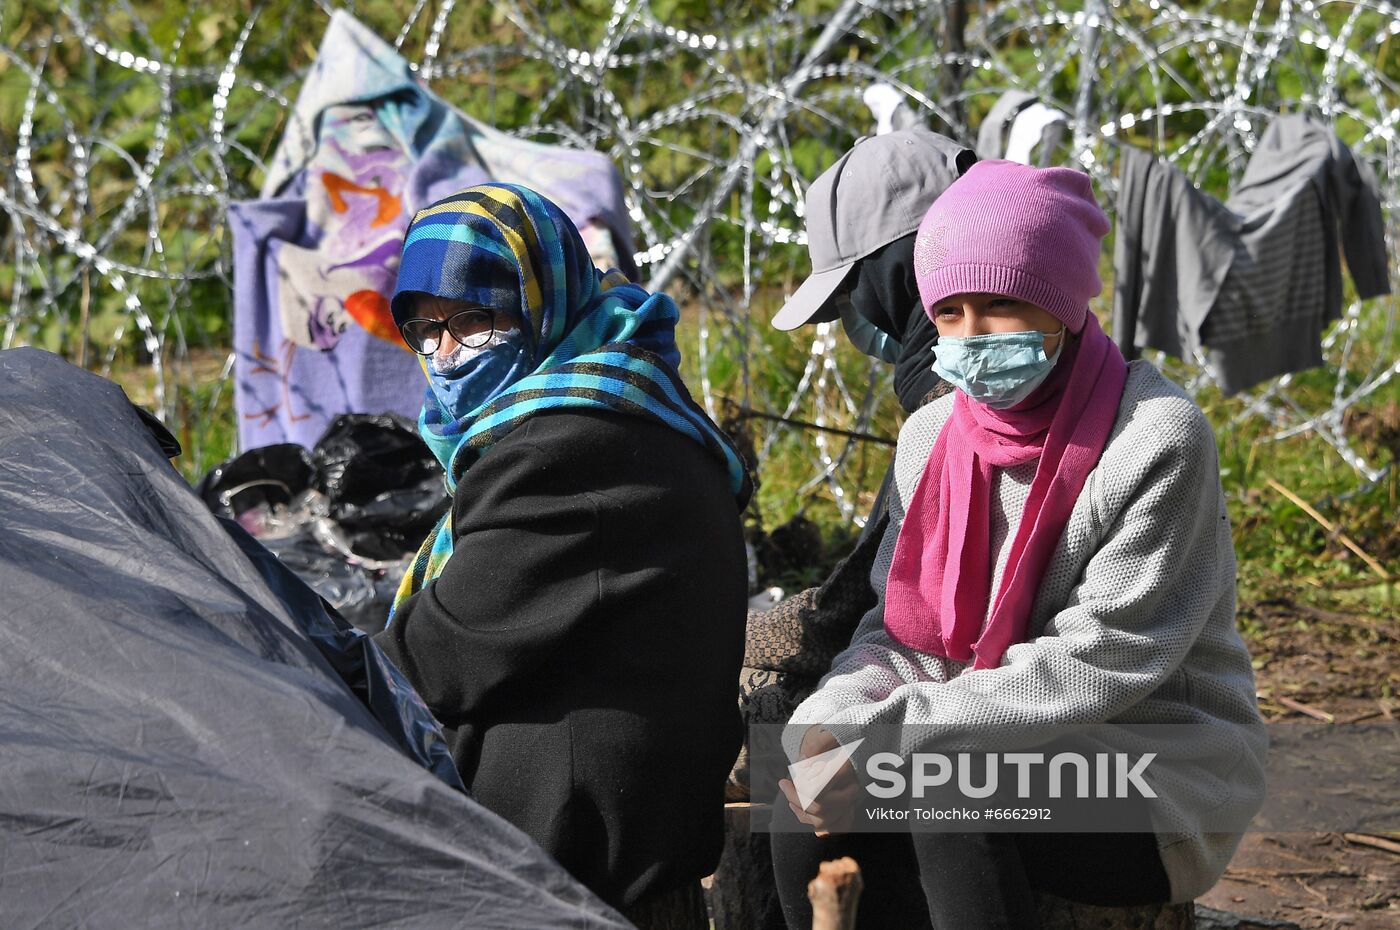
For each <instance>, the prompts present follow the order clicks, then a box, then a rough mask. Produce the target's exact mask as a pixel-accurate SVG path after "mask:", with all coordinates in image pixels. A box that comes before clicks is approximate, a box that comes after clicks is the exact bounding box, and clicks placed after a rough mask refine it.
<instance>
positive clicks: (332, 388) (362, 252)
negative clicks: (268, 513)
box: [229, 12, 636, 450]
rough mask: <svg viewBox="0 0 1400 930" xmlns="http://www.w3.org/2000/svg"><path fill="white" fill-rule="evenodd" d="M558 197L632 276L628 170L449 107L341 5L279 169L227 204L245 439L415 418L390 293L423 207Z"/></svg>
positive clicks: (599, 254)
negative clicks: (522, 191)
mask: <svg viewBox="0 0 1400 930" xmlns="http://www.w3.org/2000/svg"><path fill="white" fill-rule="evenodd" d="M488 180H493V181H509V182H514V183H518V184H523V185H525V186H527V187H530V188H533V189H535V190H537V191H539V192H540V193H542V194H544V195H545V196H546V197H548V198H549V199H551V200H553V201H554V202H555V203H557V204H559V206H560V207H562V208H563V209H564V210H565V212H567V213H568V215H569V218H570V219H572V220H573V221H574V222H575V223H576V224H577V225H578V226H579V229H580V231H581V232H582V233H583V235H584V241H585V242H587V243H588V245H589V250H590V252H592V254H593V258H594V261H595V262H596V263H597V264H599V265H600V266H602V267H604V268H608V267H617V268H619V269H620V270H621V271H623V272H624V273H625V274H627V275H628V276H629V277H635V274H636V268H635V265H633V263H632V254H633V249H632V240H631V235H630V228H629V225H628V222H627V213H626V209H625V207H624V204H623V198H622V184H621V179H620V177H619V175H618V172H617V170H616V168H615V167H614V166H613V164H612V162H611V161H610V160H609V159H608V158H607V157H606V156H604V155H601V154H599V153H597V152H587V151H580V150H577V149H566V148H561V147H558V146H548V145H541V144H539V143H534V142H528V141H524V140H521V139H516V138H513V137H511V136H509V135H506V134H505V133H502V132H500V131H498V130H496V129H494V128H492V127H490V126H487V125H485V124H484V123H481V122H479V121H477V120H474V119H472V118H471V117H469V116H467V115H466V114H464V113H461V112H460V111H458V110H455V109H453V108H451V107H449V106H448V105H447V104H446V103H444V102H443V101H442V99H441V98H439V97H437V96H436V95H435V94H433V93H432V92H431V91H429V90H427V89H426V88H424V87H422V86H421V85H420V84H419V83H418V81H417V79H416V78H415V77H414V75H413V72H412V70H411V69H410V68H409V64H408V62H407V61H405V60H404V59H403V58H402V57H401V56H400V55H399V54H398V52H396V51H395V50H394V49H393V47H392V46H390V45H388V44H386V43H385V42H383V41H382V40H380V39H379V37H377V36H376V35H374V34H373V33H372V32H370V31H369V30H368V29H367V28H365V27H364V26H363V25H361V24H360V23H359V22H358V21H356V20H355V19H354V18H353V17H351V16H350V15H348V14H346V13H344V12H336V13H335V14H334V16H333V17H332V19H331V23H330V27H329V28H328V29H327V31H326V35H325V38H324V39H323V40H322V43H321V48H320V51H319V53H318V55H317V61H316V64H315V65H314V66H313V67H312V69H311V72H310V73H309V74H308V76H307V79H306V82H305V84H304V85H303V86H302V89H301V93H300V95H299V96H298V98H297V103H296V106H295V108H294V109H293V110H292V112H291V114H290V117H289V121H288V126H287V129H286V131H285V133H284V135H283V138H282V142H281V144H280V145H279V147H278V149H277V152H276V154H275V155H274V157H273V160H272V162H271V164H270V165H269V169H268V176H267V181H266V183H265V184H264V185H263V189H262V197H261V199H258V200H250V201H243V202H239V203H234V204H231V205H230V207H229V223H230V225H231V227H232V231H233V244H234V333H233V337H234V338H233V341H234V352H235V365H234V375H235V395H234V397H235V405H236V408H237V411H238V422H239V431H238V435H239V444H240V446H241V448H242V449H245V450H246V449H253V448H257V447H260V446H265V445H269V444H271V443H277V442H296V443H300V444H302V445H304V446H308V447H309V446H313V445H315V443H316V440H317V439H318V438H320V436H321V434H322V433H323V432H324V431H325V429H326V427H327V426H328V425H329V424H330V422H331V420H333V419H334V418H335V417H336V416H338V415H339V414H342V413H384V412H393V413H400V414H403V415H405V416H408V417H414V418H416V417H417V414H418V408H419V407H420V405H421V403H422V399H423V373H422V370H421V369H420V368H419V365H418V361H417V358H416V357H415V356H414V355H413V354H412V353H411V352H409V351H408V349H407V348H406V347H405V346H404V345H403V343H402V341H401V340H400V339H399V336H398V333H397V331H396V330H395V328H394V325H393V320H392V319H391V318H390V315H389V301H388V295H389V294H390V293H392V291H393V286H394V278H395V276H396V274H397V272H398V261H399V250H400V248H401V246H402V243H403V235H404V231H405V230H406V229H407V227H408V223H409V220H410V219H411V218H412V216H413V213H414V212H415V211H417V210H418V209H419V208H421V207H423V206H425V205H427V204H429V203H432V202H433V201H435V200H438V199H440V198H442V197H444V196H447V195H448V194H451V193H453V192H454V191H457V190H460V189H462V188H464V187H468V186H471V185H473V184H479V183H481V182H483V181H488Z"/></svg>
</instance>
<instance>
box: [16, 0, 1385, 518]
mask: <svg viewBox="0 0 1400 930" xmlns="http://www.w3.org/2000/svg"><path fill="white" fill-rule="evenodd" d="M40 5H41V6H42V5H43V4H40ZM189 6H190V7H191V8H193V7H196V6H198V7H200V9H190V10H188V11H181V12H176V13H172V12H171V11H168V10H165V9H164V8H162V7H161V6H159V5H156V4H147V3H141V4H137V3H135V0H114V2H111V3H104V4H93V3H89V2H82V0H61V2H59V3H58V4H57V6H56V7H54V8H52V9H51V10H40V11H38V12H36V11H35V8H34V7H33V6H31V5H30V4H29V2H28V0H21V2H16V0H9V2H7V3H4V4H0V10H3V17H2V18H0V40H2V41H0V172H2V174H0V210H3V217H4V221H3V222H0V245H2V246H3V249H4V256H5V257H4V258H3V259H0V297H5V298H7V301H6V302H7V307H5V309H4V310H3V311H0V312H3V313H4V319H3V326H0V345H3V346H4V347H9V346H12V345H16V344H38V345H45V346H48V347H50V348H54V349H56V350H58V351H61V352H63V353H65V354H66V355H67V356H69V357H70V358H73V359H75V360H78V361H80V362H82V363H84V364H86V365H88V366H89V367H93V368H96V369H98V370H100V371H103V372H104V373H106V372H108V371H110V370H111V368H112V366H113V364H114V362H118V363H119V364H120V362H119V360H120V359H128V360H134V361H135V362H136V363H138V364H142V365H149V366H150V369H151V370H152V372H153V373H154V387H153V392H152V395H151V400H152V405H153V406H154V407H155V408H157V409H158V411H159V413H160V414H161V415H162V416H163V417H165V418H166V419H168V420H171V419H173V420H176V421H181V420H185V421H197V420H198V419H199V418H201V417H209V416H214V415H223V416H227V412H226V411H227V409H228V396H227V395H228V392H230V391H231V386H230V385H229V384H228V382H229V379H230V378H231V372H232V357H231V356H230V355H229V354H228V349H227V346H228V341H227V340H228V325H229V324H228V318H229V316H230V313H231V307H232V297H231V274H232V272H231V262H230V246H229V240H230V237H229V235H228V234H227V231H226V227H225V214H226V210H227V208H228V205H229V203H230V201H232V200H238V199H242V198H250V197H254V196H256V195H257V189H258V185H259V184H260V183H261V179H262V177H263V176H264V173H265V170H266V164H265V161H266V160H267V159H269V158H270V157H271V152H272V149H273V148H274V147H275V145H276V141H277V139H278V137H279V136H280V134H281V131H282V130H283V129H284V128H285V123H286V118H287V113H288V111H289V109H290V105H291V102H292V101H293V100H294V99H295V96H296V90H297V88H298V86H299V83H300V81H301V79H302V78H303V77H304V75H305V74H306V72H307V69H308V68H309V66H310V64H311V62H312V60H313V56H314V53H315V44H316V41H317V38H318V34H319V33H318V30H320V29H324V27H325V25H326V24H327V23H328V22H329V14H330V13H331V12H332V7H331V5H330V4H329V3H327V2H320V3H319V5H318V6H313V5H311V4H309V3H307V4H300V5H299V4H294V3H282V4H277V3H262V4H257V5H251V4H248V3H239V2H233V3H229V4H222V5H214V8H212V9H204V5H195V4H190V5H189ZM347 9H348V10H349V11H350V12H352V13H353V14H354V15H356V16H358V17H361V18H362V19H363V21H364V22H366V23H367V24H368V25H370V26H371V27H372V28H374V29H375V30H376V31H378V32H379V34H380V35H381V36H383V37H384V38H385V39H386V40H389V41H391V42H393V43H394V45H395V47H397V48H398V49H399V50H400V52H401V53H402V54H403V55H404V56H405V57H406V58H408V59H409V60H410V61H411V62H413V63H414V64H415V67H416V70H417V73H418V74H419V76H420V77H421V79H422V81H423V82H424V83H425V84H427V85H428V86H430V87H431V88H432V89H433V90H434V91H435V92H436V93H438V94H439V95H441V96H442V97H444V98H445V99H447V100H448V101H450V102H452V103H454V104H456V105H458V106H460V107H461V108H462V109H463V110H465V111H467V112H469V113H471V114H472V115H473V116H476V117H478V118H480V119H483V120H485V121H487V122H491V123H493V124H495V125H497V126H499V127H500V128H502V129H505V130H507V131H510V132H512V133H515V134H518V135H520V136H523V137H527V138H535V139H541V140H546V141H551V142H556V143H562V144H565V145H570V146H580V147H589V148H593V149H597V150H599V151H602V152H606V153H608V154H609V155H610V156H611V157H612V158H613V160H614V161H615V163H616V164H617V166H618V168H619V169H620V171H621V173H622V176H623V178H624V182H625V185H626V190H627V205H628V208H629V211H630V215H631V219H632V222H633V224H634V226H635V229H636V232H637V236H638V243H639V244H638V253H637V256H636V258H637V262H638V265H639V267H640V268H641V276H642V278H643V280H644V281H646V282H648V283H649V284H650V285H651V286H652V287H656V288H663V287H664V288H668V289H670V290H672V291H673V292H675V293H676V294H677V296H678V297H679V298H680V299H681V302H682V304H683V306H684V308H685V313H686V316H687V323H686V325H687V326H693V327H694V328H695V332H694V338H695V340H696V341H695V343H694V345H695V349H694V351H693V353H692V357H691V358H689V359H687V362H686V365H687V368H686V377H687V379H688V381H689V382H690V383H691V385H692V388H693V389H694V390H695V391H696V392H697V394H698V395H701V396H703V399H704V403H705V405H706V406H707V407H708V409H709V410H710V411H711V413H712V415H715V416H716V418H717V419H724V418H725V416H726V415H727V412H726V405H728V404H730V403H731V402H732V404H737V405H738V406H739V407H740V408H742V409H746V410H748V411H757V412H758V413H759V415H757V416H752V417H750V418H748V419H746V420H745V421H744V422H745V423H746V424H747V426H748V428H749V430H750V432H751V436H750V439H751V440H752V443H753V447H754V453H755V455H756V457H757V467H758V470H759V471H760V473H762V471H763V468H764V465H765V462H766V460H767V458H768V457H770V456H771V455H773V454H774V450H775V448H778V447H779V446H784V444H786V445H785V446H784V447H785V448H791V447H792V446H793V444H797V447H798V448H799V449H800V450H801V451H800V457H801V458H802V461H803V462H804V463H805V464H804V465H803V466H802V467H803V468H805V469H806V471H805V473H804V475H803V476H802V481H803V482H805V484H804V486H803V493H808V494H824V495H829V496H830V498H831V499H832V500H833V501H834V502H835V503H836V504H837V506H839V507H840V508H841V510H842V512H843V513H844V514H845V515H846V516H848V517H850V518H852V519H858V517H859V512H860V507H859V506H858V502H857V501H856V500H855V494H854V493H853V491H854V487H853V479H852V473H851V469H852V467H853V466H852V464H851V463H852V461H853V459H855V458H856V457H857V456H855V454H854V452H855V450H856V449H857V448H859V447H860V444H861V443H862V442H863V441H865V440H866V439H868V438H869V434H870V433H872V432H877V433H878V432H881V430H880V429H878V427H877V426H872V418H873V417H875V416H876V413H877V410H878V409H879V406H880V403H881V399H882V398H884V397H886V396H887V395H888V394H889V385H888V381H887V378H888V375H887V373H886V371H885V369H884V367H883V366H881V365H878V364H875V363H869V364H867V363H864V362H861V363H858V364H853V363H852V362H851V361H850V358H851V357H852V356H847V357H846V361H845V362H844V363H842V362H839V361H838V352H837V345H838V334H837V332H836V331H835V330H834V328H833V326H834V324H822V325H821V326H817V327H811V328H804V329H803V330H800V331H799V332H798V333H797V334H796V335H795V336H793V337H787V336H781V334H774V333H773V332H772V331H771V329H770V328H769V327H768V325H767V314H769V313H771V312H772V310H773V309H774V307H775V306H776V305H777V304H778V303H780V302H781V300H782V297H783V295H784V293H788V292H790V291H791V290H792V289H793V288H794V287H796V285H797V284H799V283H800V282H801V280H802V277H803V275H804V274H805V272H806V270H807V267H808V266H807V259H806V252H805V235H804V231H803V200H802V192H803V191H804V190H805V189H806V187H807V186H808V185H809V184H810V183H811V181H812V180H813V178H814V177H815V175H816V174H817V173H819V172H820V171H821V170H822V169H823V168H824V167H825V166H826V165H828V164H830V163H831V162H832V161H834V160H835V158H836V157H837V155H839V153H840V152H841V151H843V150H844V149H845V148H847V147H848V146H849V145H850V144H851V143H852V141H853V140H854V139H855V138H856V137H858V136H860V135H863V134H868V133H870V132H872V131H873V125H874V117H873V116H872V113H871V110H870V109H869V108H868V107H867V106H866V104H865V103H864V101H863V95H864V93H865V91H866V90H867V88H869V87H870V86H871V85H872V84H875V83H883V84H886V85H889V86H891V87H893V88H894V89H895V90H896V91H898V93H899V94H900V95H902V97H903V100H904V103H905V105H907V106H908V107H909V108H911V109H912V111H913V112H914V114H915V115H916V116H917V118H918V119H920V120H922V121H923V122H925V123H927V124H928V125H929V126H930V127H932V128H934V129H936V130H938V131H940V132H944V133H947V134H949V135H952V136H955V137H958V138H961V139H964V140H968V141H971V140H973V139H975V136H976V129H977V125H978V121H979V120H980V119H981V117H982V116H983V115H984V114H985V113H986V112H987V110H988V108H989V107H990V105H991V103H992V102H993V101H994V100H996V99H997V98H998V97H999V96H1000V95H1001V94H1002V93H1003V92H1004V91H1006V90H1007V89H1010V88H1021V89H1024V90H1027V91H1030V92H1031V93H1034V94H1035V95H1037V96H1038V97H1039V98H1040V99H1041V100H1043V101H1044V102H1045V103H1047V104H1048V105H1050V106H1053V107H1055V108H1058V109H1060V110H1062V111H1063V112H1064V113H1066V114H1068V116H1069V128H1070V132H1069V133H1068V134H1067V136H1066V140H1065V143H1064V145H1063V151H1062V152H1061V153H1060V160H1061V161H1062V162H1063V163H1067V164H1077V165H1079V166H1081V167H1082V168H1084V169H1085V170H1087V171H1089V172H1090V173H1091V174H1092V175H1093V176H1094V178H1095V181H1096V183H1097V186H1098V189H1099V191H1100V193H1101V197H1102V200H1103V205H1104V207H1105V208H1106V209H1107V210H1109V211H1110V213H1111V211H1112V208H1113V192H1114V190H1115V181H1114V165H1115V162H1116V152H1117V151H1118V146H1119V145H1120V144H1121V142H1122V141H1123V140H1126V139H1131V140H1132V142H1133V143H1134V144H1138V145H1143V146H1147V147H1150V148H1153V149H1154V150H1155V151H1156V152H1157V153H1158V155H1160V156H1161V157H1163V158H1165V159H1167V160H1169V161H1171V162H1172V163H1174V164H1175V165H1177V166H1178V167H1180V168H1181V169H1183V170H1184V171H1185V172H1187V174H1189V175H1190V176H1191V177H1192V178H1193V179H1194V180H1195V181H1197V182H1198V183H1199V184H1200V185H1201V186H1202V187H1203V188H1205V189H1207V190H1209V191H1211V192H1212V193H1216V194H1217V195H1222V196H1223V195H1224V193H1225V192H1226V191H1227V190H1228V187H1229V184H1230V182H1231V181H1232V180H1233V179H1235V178H1237V177H1238V176H1239V174H1240V172H1241V171H1242V170H1243V167H1244V164H1245V162H1246V161H1247V160H1248V157H1249V155H1250V153H1251V151H1252V150H1253V148H1254V146H1255V145H1256V142H1257V139H1258V137H1259V134H1260V133H1261V132H1262V131H1263V128H1264V126H1265V125H1267V122H1268V120H1269V119H1270V118H1271V117H1272V116H1273V115H1275V114H1278V113H1282V112H1308V113H1311V114H1314V115H1316V116H1317V117H1319V118H1321V119H1322V120H1324V121H1326V122H1328V123H1331V124H1332V125H1334V126H1335V127H1336V129H1337V131H1338V133H1339V134H1340V135H1341V136H1342V137H1343V138H1344V139H1345V140H1346V141H1347V142H1348V144H1349V145H1350V146H1351V148H1352V149H1353V152H1354V153H1355V154H1356V156H1357V158H1358V160H1360V161H1362V162H1364V163H1365V164H1367V165H1368V166H1369V167H1370V168H1371V169H1372V170H1373V171H1374V172H1375V174H1376V176H1377V178H1378V179H1379V182H1380V193H1381V199H1382V203H1383V210H1384V214H1385V217H1386V221H1387V229H1388V236H1389V238H1391V239H1392V240H1393V239H1394V233H1395V220H1396V216H1397V210H1396V206H1397V193H1398V192H1400V161H1398V160H1397V159H1398V158H1400V155H1398V154H1397V148H1396V129H1397V121H1400V94H1397V81H1398V80H1400V75H1397V70H1398V69H1397V68H1396V67H1395V66H1393V65H1392V66H1390V67H1389V68H1387V62H1388V61H1393V59H1390V58H1389V56H1390V45H1391V42H1392V40H1393V39H1394V38H1395V36H1396V35H1397V33H1400V7H1397V6H1394V5H1392V4H1389V3H1386V2H1381V0H1337V2H1325V0H1268V2H1265V0H1257V2H1253V3H1251V2H1248V0H1246V2H1206V3H1199V4H1182V3H1174V2H1169V0H1145V2H1143V0H1122V2H1110V0H1085V2H1083V3H1068V2H1066V3H1056V2H1046V0H1040V2H1036V0H1009V2H976V0H972V2H968V0H945V2H916V0H844V2H840V3H839V4H821V3H800V2H795V0H775V2H772V3H768V4H761V5H752V6H751V5H748V4H742V3H729V4H710V3H686V2H683V0H616V2H613V3H611V4H607V3H605V2H594V3H588V2H581V3H580V2H576V3H572V4H564V3H561V2H558V0H539V2H536V3H531V2H527V0H492V2H491V3H489V4H487V3H458V2H455V0H380V2H377V3H375V2H361V3H359V4H358V5H356V4H351V5H350V6H349V7H347ZM48 14H51V15H48ZM1101 300H1103V301H1104V302H1103V303H1102V304H1101V305H1100V309H1101V310H1102V309H1106V307H1107V298H1101ZM1395 330H1396V308H1395V301H1394V300H1393V299H1391V298H1380V299H1375V300H1370V301H1365V302H1358V301H1351V302H1350V303H1349V304H1348V305H1347V306H1346V307H1345V310H1344V313H1343V317H1342V319H1341V320H1340V321H1338V322H1337V323H1336V324H1334V325H1333V326H1332V327H1331V328H1330V329H1329V330H1328V332H1327V333H1326V336H1325V340H1324V353H1325V357H1326V365H1325V368H1324V369H1322V370H1321V371H1320V372H1318V371H1314V372H1310V373H1308V374H1306V375H1294V376H1284V377H1281V378H1278V379H1276V380H1274V381H1272V382H1270V383H1268V384H1266V385H1263V386H1260V387H1258V388H1255V389H1253V390H1252V391H1250V392H1249V393H1248V394H1247V395H1246V398H1245V402H1244V403H1242V404H1240V405H1239V408H1238V409H1239V413H1238V416H1239V417H1240V418H1256V417H1257V418H1263V420H1264V421H1266V422H1267V423H1268V424H1269V434H1268V435H1269V437H1270V438H1273V439H1278V438H1283V437H1288V436H1293V435H1298V434H1302V433H1313V434H1316V435H1317V436H1318V437H1320V438H1321V439H1322V440H1323V441H1325V442H1326V443H1328V444H1329V445H1331V446H1332V447H1333V448H1335V449H1336V450H1337V452H1338V453H1339V454H1340V455H1341V456H1342V457H1343V458H1344V459H1345V460H1346V461H1347V462H1348V463H1349V464H1350V465H1352V466H1353V467H1354V468H1355V470H1356V472H1357V474H1358V476H1359V480H1362V481H1374V480H1376V479H1378V478H1379V477H1380V475H1381V473H1382V469H1381V468H1380V467H1379V463H1375V462H1369V461H1367V460H1365V459H1364V458H1363V457H1362V455H1361V454H1359V453H1358V451H1356V449H1355V448H1354V447H1353V444H1352V443H1351V441H1349V438H1348V435H1347V430H1346V424H1347V416H1346V414H1347V411H1348V409H1349V408H1351V407H1352V406H1354V405H1356V404H1357V403H1359V402H1361V401H1363V400H1365V399H1367V398H1368V397H1371V396H1372V395H1373V394H1374V393H1375V392H1376V391H1377V390H1378V389H1380V388H1381V387H1382V386H1384V385H1386V384H1387V383H1388V382H1390V381H1391V380H1392V379H1394V378H1396V376H1397V375H1398V374H1400V361H1398V360H1397V352H1396V350H1395V347H1396V340H1397V337H1396V332H1395ZM842 351H843V352H844V351H845V350H844V349H842ZM211 358H212V359H213V361H212V362H211ZM1158 361H1161V359H1158ZM1174 373H1175V374H1177V376H1178V377H1179V378H1181V379H1182V380H1185V381H1186V383H1187V385H1188V387H1189V389H1191V390H1192V391H1197V392H1199V391H1206V390H1210V389H1211V386H1212V384H1213V382H1214V379H1213V376H1212V372H1211V371H1210V370H1209V368H1208V366H1206V365H1205V362H1204V359H1201V358H1197V359H1195V360H1188V361H1187V363H1186V364H1185V365H1184V366H1181V367H1178V368H1175V369H1174ZM1319 378H1325V384H1324V387H1325V388H1326V389H1325V390H1318V389H1317V385H1318V383H1319V382H1318V379H1319ZM1305 379H1308V381H1307V383H1308V385H1309V388H1308V389H1307V390H1303V389H1302V387H1303V382H1304V380H1305ZM216 411H224V412H223V413H222V414H216ZM812 427H817V428H812ZM884 432H886V433H887V432H888V430H885V431H884ZM184 435H186V436H191V435H192V436H193V437H194V446H195V447H194V448H192V449H190V450H188V451H189V452H190V454H192V455H193V456H194V457H195V462H196V465H197V466H198V464H199V463H200V462H201V461H202V463H203V465H206V466H207V465H209V464H212V462H210V461H208V460H207V459H208V456H209V455H210V454H211V453H210V450H208V449H205V448H203V447H202V446H201V445H200V441H199V435H200V434H199V432H198V431H195V432H193V433H191V432H190V431H185V433H184ZM201 456H204V457H205V458H204V459H201Z"/></svg>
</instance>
